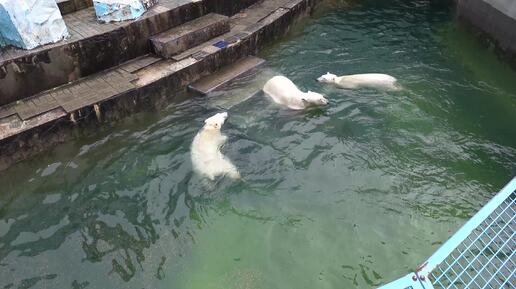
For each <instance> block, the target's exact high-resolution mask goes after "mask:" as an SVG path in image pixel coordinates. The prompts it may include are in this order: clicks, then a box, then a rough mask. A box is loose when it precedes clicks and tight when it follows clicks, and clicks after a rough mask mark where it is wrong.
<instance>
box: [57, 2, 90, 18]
mask: <svg viewBox="0 0 516 289" xmlns="http://www.w3.org/2000/svg"><path fill="white" fill-rule="evenodd" d="M56 3H57V6H58V7H59V10H60V11H61V15H66V14H70V13H72V12H75V11H78V10H81V9H84V8H88V7H91V6H93V0H56Z"/></svg>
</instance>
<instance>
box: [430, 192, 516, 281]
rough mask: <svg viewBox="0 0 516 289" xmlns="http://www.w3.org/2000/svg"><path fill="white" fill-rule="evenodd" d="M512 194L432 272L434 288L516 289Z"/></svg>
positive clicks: (515, 200)
mask: <svg viewBox="0 0 516 289" xmlns="http://www.w3.org/2000/svg"><path fill="white" fill-rule="evenodd" d="M515 217H516V193H515V192H514V191H513V192H512V193H511V194H510V195H509V197H508V198H507V199H505V201H503V202H502V203H501V204H500V205H499V206H498V207H497V208H496V209H495V210H494V211H493V212H492V213H491V214H490V215H489V216H488V217H487V218H486V219H485V220H484V221H483V222H482V223H481V224H480V225H479V226H478V227H477V228H475V229H474V230H473V231H472V232H471V234H469V236H467V237H466V238H465V239H464V241H463V242H462V243H461V244H460V245H459V246H457V248H455V250H453V251H452V252H451V254H450V255H448V257H446V258H445V259H444V260H443V261H442V262H441V263H440V264H439V265H438V266H437V267H436V268H435V269H434V270H433V271H432V272H431V273H430V280H431V283H432V284H433V285H434V287H435V288H459V289H462V288H492V289H497V288H516V286H515V285H516V276H515V274H514V273H515V272H516V266H515V263H516V256H515V254H514V253H515V249H516V241H515V238H514V237H515V229H516V220H515Z"/></svg>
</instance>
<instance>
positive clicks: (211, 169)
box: [191, 128, 240, 180]
mask: <svg viewBox="0 0 516 289" xmlns="http://www.w3.org/2000/svg"><path fill="white" fill-rule="evenodd" d="M226 139H227V137H226V136H225V135H223V134H221V133H220V130H214V129H206V128H202V129H201V130H200V131H199V132H198V133H197V135H196V136H195V137H194V140H193V142H192V148H191V157H192V165H193V168H194V170H195V171H197V172H199V173H200V174H202V175H205V176H206V177H208V178H209V179H211V180H214V179H215V177H216V176H219V175H228V176H229V177H231V178H235V179H237V178H240V174H239V172H238V169H237V168H236V167H235V166H234V165H233V164H232V163H231V161H229V160H228V159H227V158H226V157H225V156H224V155H223V154H222V152H220V147H221V146H222V145H223V144H224V142H225V141H226Z"/></svg>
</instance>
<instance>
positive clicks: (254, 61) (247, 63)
mask: <svg viewBox="0 0 516 289" xmlns="http://www.w3.org/2000/svg"><path fill="white" fill-rule="evenodd" d="M264 63H265V60H263V59H261V58H258V57H255V56H248V57H245V58H243V59H241V60H239V61H237V62H235V63H232V64H230V65H227V66H225V67H222V68H221V69H220V70H218V71H217V72H215V73H213V74H211V75H209V76H206V77H205V78H202V79H200V80H198V81H196V82H194V83H193V84H190V85H189V86H188V88H189V89H190V90H192V91H195V92H197V93H200V94H203V95H206V94H208V93H210V92H212V91H214V90H216V89H218V88H220V87H222V86H224V85H225V84H227V83H229V82H231V81H232V80H234V79H236V78H238V77H241V76H243V75H245V74H246V73H249V72H250V71H251V70H253V69H256V68H257V67H259V66H261V65H262V64H264Z"/></svg>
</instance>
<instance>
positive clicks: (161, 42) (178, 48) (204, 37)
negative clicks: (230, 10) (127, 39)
mask: <svg viewBox="0 0 516 289" xmlns="http://www.w3.org/2000/svg"><path fill="white" fill-rule="evenodd" d="M229 30H230V27H229V18H228V17H227V16H223V15H219V14H215V13H210V14H208V15H205V16H202V17H199V18H197V19H195V20H192V21H190V22H187V23H185V24H183V25H181V26H179V27H175V28H172V29H170V30H167V31H165V32H163V33H161V34H158V35H156V36H153V37H151V42H152V46H153V47H154V51H155V52H156V54H158V55H160V56H161V57H164V58H170V57H172V56H174V55H176V54H178V53H181V52H183V51H185V50H188V49H190V48H192V47H194V46H197V45H199V44H201V43H203V42H206V41H208V40H210V39H212V38H214V37H217V36H219V35H222V34H224V33H226V32H228V31H229Z"/></svg>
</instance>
